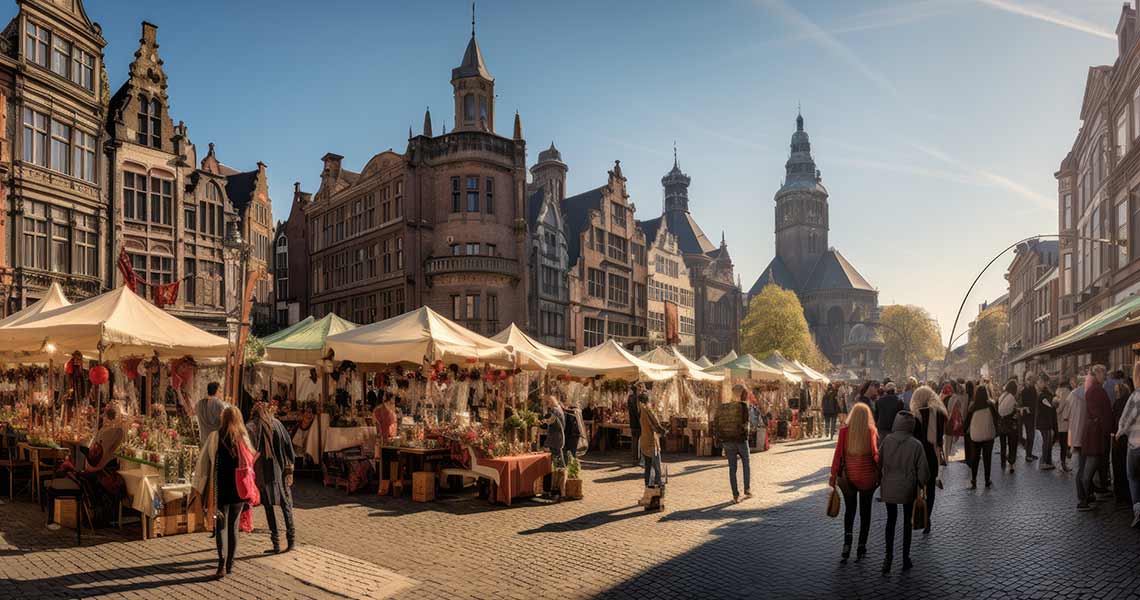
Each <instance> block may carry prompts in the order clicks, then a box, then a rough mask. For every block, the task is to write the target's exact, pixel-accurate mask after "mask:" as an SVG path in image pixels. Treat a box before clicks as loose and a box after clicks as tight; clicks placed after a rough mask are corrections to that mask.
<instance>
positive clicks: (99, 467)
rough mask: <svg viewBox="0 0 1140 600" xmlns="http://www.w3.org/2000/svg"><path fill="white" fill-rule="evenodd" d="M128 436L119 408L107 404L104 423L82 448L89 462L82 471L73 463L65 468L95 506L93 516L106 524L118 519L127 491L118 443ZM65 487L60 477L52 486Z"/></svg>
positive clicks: (121, 442)
mask: <svg viewBox="0 0 1140 600" xmlns="http://www.w3.org/2000/svg"><path fill="white" fill-rule="evenodd" d="M126 439H127V428H126V424H125V423H124V422H123V420H122V418H121V417H120V414H119V409H118V408H116V407H114V406H108V407H107V410H106V411H105V412H104V413H103V425H102V427H100V428H99V431H98V432H96V434H95V437H94V438H93V439H92V440H91V445H90V446H89V447H87V448H80V452H82V453H83V455H84V456H85V457H86V459H87V460H86V462H87V464H86V465H85V466H84V467H83V470H82V471H75V469H74V467H73V466H70V465H69V467H65V468H64V472H65V474H66V475H67V476H68V477H69V479H70V480H71V481H73V482H74V483H75V484H77V485H79V486H81V487H82V488H83V493H84V495H85V496H87V498H88V501H89V502H90V504H91V508H92V512H93V515H92V520H93V521H94V522H95V523H96V524H105V523H108V522H110V521H112V520H114V519H115V517H116V515H117V514H118V506H119V502H120V501H121V500H122V499H123V496H124V495H125V493H126V486H125V485H124V483H123V478H122V477H121V476H119V461H118V458H117V455H118V452H119V447H120V446H122V445H123V442H124V441H125V440H126ZM57 486H58V487H66V483H65V482H63V481H61V480H58V479H57V480H56V481H55V482H53V484H52V487H57Z"/></svg>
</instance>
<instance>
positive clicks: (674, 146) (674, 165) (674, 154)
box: [673, 140, 677, 169]
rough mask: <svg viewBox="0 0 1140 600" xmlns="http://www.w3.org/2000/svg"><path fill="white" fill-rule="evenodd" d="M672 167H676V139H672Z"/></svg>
mask: <svg viewBox="0 0 1140 600" xmlns="http://www.w3.org/2000/svg"><path fill="white" fill-rule="evenodd" d="M673 168H674V169H676V168H677V140H673Z"/></svg>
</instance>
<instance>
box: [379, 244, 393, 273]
mask: <svg viewBox="0 0 1140 600" xmlns="http://www.w3.org/2000/svg"><path fill="white" fill-rule="evenodd" d="M380 256H381V259H382V261H381V262H382V263H383V265H384V272H385V273H391V272H392V240H391V239H387V240H383V241H381V242H380Z"/></svg>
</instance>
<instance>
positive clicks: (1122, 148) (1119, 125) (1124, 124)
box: [1116, 108, 1129, 162]
mask: <svg viewBox="0 0 1140 600" xmlns="http://www.w3.org/2000/svg"><path fill="white" fill-rule="evenodd" d="M1128 141H1129V138H1128V109H1127V108H1126V109H1124V111H1123V112H1121V113H1120V114H1119V115H1117V116H1116V161H1117V162H1120V160H1121V159H1123V158H1124V155H1125V154H1127V153H1128Z"/></svg>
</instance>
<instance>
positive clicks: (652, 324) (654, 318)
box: [648, 311, 665, 332]
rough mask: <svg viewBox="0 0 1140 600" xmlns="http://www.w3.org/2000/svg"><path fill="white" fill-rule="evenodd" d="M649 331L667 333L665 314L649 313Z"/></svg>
mask: <svg viewBox="0 0 1140 600" xmlns="http://www.w3.org/2000/svg"><path fill="white" fill-rule="evenodd" d="M648 324H649V331H657V332H662V331H665V313H659V312H653V311H649V317H648Z"/></svg>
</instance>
